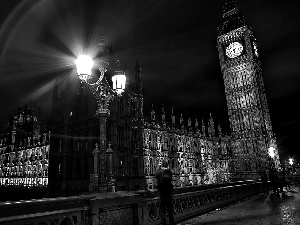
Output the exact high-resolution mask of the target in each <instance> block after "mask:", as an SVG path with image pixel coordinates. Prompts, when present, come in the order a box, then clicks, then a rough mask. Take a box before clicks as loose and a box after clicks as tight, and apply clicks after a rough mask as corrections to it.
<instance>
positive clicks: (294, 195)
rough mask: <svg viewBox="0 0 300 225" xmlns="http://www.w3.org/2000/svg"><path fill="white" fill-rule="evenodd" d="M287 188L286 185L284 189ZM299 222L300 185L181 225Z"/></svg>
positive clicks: (253, 224) (262, 224)
mask: <svg viewBox="0 0 300 225" xmlns="http://www.w3.org/2000/svg"><path fill="white" fill-rule="evenodd" d="M284 189H285V188H284ZM196 224H199V225H200V224H201V225H239V224H242V225H266V224H268V225H284V224H289V225H294V224H299V225H300V188H299V187H295V186H292V187H291V191H289V192H287V191H284V192H283V193H282V194H281V193H280V195H275V194H273V192H272V191H270V194H269V195H260V196H258V197H254V198H251V199H249V200H247V201H244V202H241V203H238V204H235V205H231V206H230V207H227V208H224V209H221V210H216V211H214V212H211V213H209V214H205V215H202V216H199V217H196V218H194V219H191V220H188V221H185V222H182V223H181V225H196Z"/></svg>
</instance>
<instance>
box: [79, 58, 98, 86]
mask: <svg viewBox="0 0 300 225" xmlns="http://www.w3.org/2000/svg"><path fill="white" fill-rule="evenodd" d="M75 63H76V67H77V73H78V75H79V78H80V79H81V80H83V81H87V80H88V79H89V78H90V76H91V74H92V68H93V64H94V62H93V59H92V58H91V57H90V56H88V55H80V56H78V58H77V59H76V60H75Z"/></svg>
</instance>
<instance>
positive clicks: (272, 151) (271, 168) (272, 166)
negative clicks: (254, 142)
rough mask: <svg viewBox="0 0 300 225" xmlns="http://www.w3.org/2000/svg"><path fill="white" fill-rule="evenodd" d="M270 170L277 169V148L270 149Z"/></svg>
mask: <svg viewBox="0 0 300 225" xmlns="http://www.w3.org/2000/svg"><path fill="white" fill-rule="evenodd" d="M269 156H270V158H269V168H270V170H273V169H275V165H274V157H275V148H274V147H273V146H271V147H270V148H269Z"/></svg>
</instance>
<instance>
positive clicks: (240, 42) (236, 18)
mask: <svg viewBox="0 0 300 225" xmlns="http://www.w3.org/2000/svg"><path fill="white" fill-rule="evenodd" d="M217 43H218V45H217V47H218V51H219V59H220V65H221V71H222V73H223V79H224V85H225V94H226V100H227V107H228V115H229V121H230V126H231V131H232V136H233V148H234V149H233V151H234V158H233V159H232V161H231V168H232V171H233V173H234V174H238V175H239V178H241V177H242V178H244V179H248V178H255V177H257V175H258V173H259V172H260V171H261V170H264V169H272V168H276V167H278V166H279V156H278V151H277V146H276V141H275V135H274V133H273V131H272V126H271V120H270V114H269V109H268V105H267V99H266V94H265V90H264V84H263V78H262V71H261V64H260V60H259V53H258V47H257V42H256V39H255V37H254V35H253V33H252V31H251V29H250V28H249V27H248V26H247V25H246V23H245V20H244V18H243V17H242V15H241V13H240V11H239V10H238V8H237V6H236V2H235V1H234V0H228V1H227V2H226V3H225V5H224V7H223V21H222V27H221V28H220V29H219V35H218V39H217ZM270 150H271V151H273V153H274V154H273V155H274V156H273V155H272V156H273V157H272V158H271V157H270V156H269V151H270Z"/></svg>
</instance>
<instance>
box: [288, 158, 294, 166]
mask: <svg viewBox="0 0 300 225" xmlns="http://www.w3.org/2000/svg"><path fill="white" fill-rule="evenodd" d="M289 163H290V165H291V166H292V165H293V164H294V159H292V158H290V159H289Z"/></svg>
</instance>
